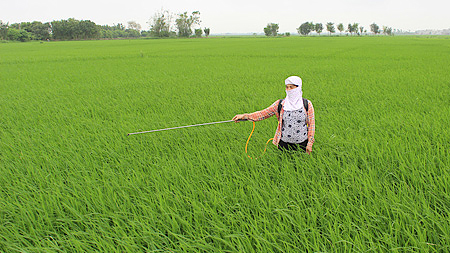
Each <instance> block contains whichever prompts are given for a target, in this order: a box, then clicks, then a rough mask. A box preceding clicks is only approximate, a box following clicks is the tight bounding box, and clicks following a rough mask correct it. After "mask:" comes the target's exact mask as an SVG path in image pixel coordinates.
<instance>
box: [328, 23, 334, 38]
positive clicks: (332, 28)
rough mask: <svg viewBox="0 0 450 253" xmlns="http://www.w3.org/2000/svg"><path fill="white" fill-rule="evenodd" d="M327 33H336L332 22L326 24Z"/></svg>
mask: <svg viewBox="0 0 450 253" xmlns="http://www.w3.org/2000/svg"><path fill="white" fill-rule="evenodd" d="M327 31H328V32H329V33H330V35H331V34H332V33H335V32H336V30H335V29H334V23H332V22H328V23H327Z"/></svg>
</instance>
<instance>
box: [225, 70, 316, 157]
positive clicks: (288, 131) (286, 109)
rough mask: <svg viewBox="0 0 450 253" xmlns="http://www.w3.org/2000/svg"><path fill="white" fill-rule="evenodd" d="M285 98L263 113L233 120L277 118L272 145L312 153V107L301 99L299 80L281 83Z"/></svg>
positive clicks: (262, 111) (297, 78) (283, 149)
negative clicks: (283, 84) (284, 87)
mask: <svg viewBox="0 0 450 253" xmlns="http://www.w3.org/2000/svg"><path fill="white" fill-rule="evenodd" d="M284 83H285V85H286V98H285V99H280V100H277V101H275V102H274V103H273V104H272V105H271V106H269V107H267V108H266V109H264V110H261V111H257V112H254V113H246V114H237V115H236V116H234V117H233V120H234V121H236V122H238V120H251V121H260V120H264V119H267V118H269V117H272V116H273V115H276V116H277V119H278V127H277V130H276V132H275V136H274V137H273V144H275V145H276V146H277V147H278V149H280V150H282V151H286V150H298V149H302V150H303V151H305V152H306V153H308V154H311V152H312V145H313V143H314V133H315V130H316V125H315V119H314V108H313V105H312V103H311V101H309V100H307V99H305V98H303V92H302V79H301V78H300V77H298V76H290V77H288V78H287V79H286V80H285V81H284Z"/></svg>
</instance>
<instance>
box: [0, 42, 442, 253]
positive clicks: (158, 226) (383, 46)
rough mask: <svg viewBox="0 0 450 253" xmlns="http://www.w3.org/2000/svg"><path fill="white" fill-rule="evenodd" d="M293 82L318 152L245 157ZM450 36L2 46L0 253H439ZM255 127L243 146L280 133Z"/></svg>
mask: <svg viewBox="0 0 450 253" xmlns="http://www.w3.org/2000/svg"><path fill="white" fill-rule="evenodd" d="M290 75H299V76H301V77H302V79H303V94H304V97H306V98H308V99H310V100H311V101H312V102H313V104H314V108H315V111H316V136H315V137H316V143H315V144H314V146H313V154H312V155H311V156H308V155H305V154H300V153H295V154H287V155H286V154H280V152H278V150H277V149H276V148H275V146H273V145H270V146H269V148H268V152H267V153H266V154H265V156H264V157H262V158H261V159H258V160H251V159H248V158H247V156H246V155H245V153H244V145H245V141H246V138H247V136H248V134H249V133H250V131H251V128H252V124H251V123H249V122H243V123H238V124H235V123H229V124H220V125H214V126H203V127H197V128H189V129H181V130H173V131H165V132H158V133H150V134H144V135H134V136H128V137H127V136H126V134H127V133H130V132H137V131H145V130H152V129H158V128H166V127H173V126H180V125H189V124H196V123H205V122H214V121H221V120H229V119H231V118H232V117H233V116H234V115H235V114H238V113H245V112H254V111H257V110H261V109H264V108H266V107H267V106H269V105H270V104H272V103H273V102H274V101H275V100H277V99H280V98H284V97H285V92H284V79H285V78H286V77H288V76H290ZM449 119H450V39H449V38H448V37H433V38H421V37H351V38H350V37H334V38H330V37H314V38H300V37H290V38H276V39H269V38H210V39H185V40H183V39H178V40H121V41H83V42H49V43H6V44H1V45H0V252H83V251H99V252H302V251H310V252H313V251H314V252H352V251H355V252H380V251H392V252H409V251H420V252H436V251H440V252H446V251H449V250H450V219H449V216H450V184H449V182H450V128H449V122H450V120H449ZM275 128H276V119H275V117H273V118H270V119H267V120H265V121H261V122H257V123H256V131H255V134H254V135H253V137H252V139H251V141H250V144H249V153H250V155H252V156H259V155H260V154H261V152H262V150H263V149H264V143H265V141H266V140H267V139H269V138H271V137H273V134H274V132H275Z"/></svg>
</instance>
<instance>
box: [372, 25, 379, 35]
mask: <svg viewBox="0 0 450 253" xmlns="http://www.w3.org/2000/svg"><path fill="white" fill-rule="evenodd" d="M370 31H372V32H373V33H374V34H375V35H377V34H379V33H380V27H379V26H378V25H377V24H375V23H373V24H371V25H370Z"/></svg>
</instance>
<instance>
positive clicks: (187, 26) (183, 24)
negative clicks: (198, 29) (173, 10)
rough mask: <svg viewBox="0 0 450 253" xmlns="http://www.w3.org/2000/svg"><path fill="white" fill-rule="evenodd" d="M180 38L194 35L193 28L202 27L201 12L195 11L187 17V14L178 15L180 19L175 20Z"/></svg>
mask: <svg viewBox="0 0 450 253" xmlns="http://www.w3.org/2000/svg"><path fill="white" fill-rule="evenodd" d="M175 23H176V27H177V30H178V36H179V37H189V36H191V35H192V28H193V26H195V25H200V23H201V21H200V12H199V11H194V12H192V14H191V15H189V16H188V15H187V12H184V13H182V14H178V18H177V19H176V20H175Z"/></svg>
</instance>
